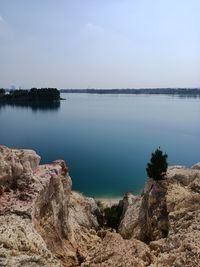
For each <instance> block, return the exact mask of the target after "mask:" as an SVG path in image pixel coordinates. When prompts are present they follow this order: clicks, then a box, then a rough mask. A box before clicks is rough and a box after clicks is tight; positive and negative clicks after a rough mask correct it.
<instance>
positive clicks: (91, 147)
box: [0, 94, 200, 198]
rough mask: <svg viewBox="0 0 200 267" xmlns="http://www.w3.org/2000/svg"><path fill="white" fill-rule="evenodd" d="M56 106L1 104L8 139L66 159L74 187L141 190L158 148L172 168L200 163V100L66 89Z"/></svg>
mask: <svg viewBox="0 0 200 267" xmlns="http://www.w3.org/2000/svg"><path fill="white" fill-rule="evenodd" d="M62 97H63V98H66V99H67V100H65V101H61V103H60V105H56V106H53V107H50V106H46V107H42V108H41V107H37V108H36V107H29V106H27V105H26V106H24V107H22V106H21V107H20V106H9V105H6V106H1V107H0V124H1V130H0V143H1V144H4V145H6V146H9V147H12V148H29V149H30V148H31V149H34V150H36V152H37V153H38V154H39V155H40V156H41V157H42V160H41V162H42V163H49V162H51V161H53V160H55V159H64V160H65V161H66V164H67V166H68V167H69V172H70V175H71V177H72V181H73V189H74V190H77V191H80V192H83V193H84V194H86V195H88V196H94V197H97V198H102V197H103V198H113V197H114V198H116V197H119V196H122V195H123V194H124V193H125V192H127V191H132V192H133V193H135V194H137V193H139V192H140V191H141V190H142V189H143V185H144V182H145V180H146V172H145V168H146V163H147V161H148V160H149V158H150V154H151V152H152V151H153V150H155V149H156V148H157V147H158V146H160V147H161V149H162V150H164V151H166V152H167V154H168V155H169V158H168V161H169V164H170V165H172V164H173V165H174V164H179V165H187V166H190V165H192V164H194V163H196V162H197V161H200V153H199V150H200V138H199V136H200V123H199V121H200V99H199V98H180V97H177V96H166V95H96V94H94V95H91V94H62Z"/></svg>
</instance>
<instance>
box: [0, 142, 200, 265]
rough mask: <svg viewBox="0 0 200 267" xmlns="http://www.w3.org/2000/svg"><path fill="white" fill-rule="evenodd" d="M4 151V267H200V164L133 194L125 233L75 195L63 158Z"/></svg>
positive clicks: (172, 171) (0, 215)
mask: <svg viewBox="0 0 200 267" xmlns="http://www.w3.org/2000/svg"><path fill="white" fill-rule="evenodd" d="M39 161H40V157H39V156H38V155H37V154H36V153H35V152H34V151H32V150H15V149H9V148H7V147H5V146H0V266H8V267H11V266H16V267H20V266H23V267H28V266H30V267H35V266H46V267H47V266H48V267H53V266H60V267H61V266H65V267H70V266H71V267H72V266H74V267H75V266H82V267H89V266H90V267H100V266H101V267H103V266H105V267H107V266H118V267H129V266H130V267H132V266H134V267H144V266H150V267H164V266H175V267H178V266H187V267H190V266H191V267H198V266H200V164H196V165H194V166H193V167H192V168H185V167H181V166H174V167H170V168H169V169H168V172H167V175H166V179H165V180H162V181H157V182H155V181H153V180H152V179H148V180H147V182H146V184H145V186H144V190H143V193H142V194H141V195H140V196H134V195H132V194H131V193H127V194H126V195H125V197H124V199H123V200H122V201H121V202H120V206H121V207H122V208H123V210H122V215H121V218H120V221H119V222H120V223H119V228H118V233H116V231H115V230H114V229H105V227H103V225H100V223H101V216H102V215H101V214H100V210H99V209H98V207H97V205H96V202H95V200H94V199H92V198H87V197H85V196H83V195H82V194H79V193H77V192H73V191H72V190H71V183H72V182H71V178H70V177H69V173H68V169H67V167H66V166H65V163H64V162H63V161H62V160H57V161H54V162H53V163H51V164H47V165H39Z"/></svg>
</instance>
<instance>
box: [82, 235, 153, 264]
mask: <svg viewBox="0 0 200 267" xmlns="http://www.w3.org/2000/svg"><path fill="white" fill-rule="evenodd" d="M153 258H154V256H152V255H151V252H150V249H149V247H148V246H147V245H146V244H145V243H143V242H141V241H139V240H136V239H131V240H125V239H123V238H122V236H121V235H119V234H117V233H111V232H106V233H105V236H104V238H103V239H102V242H100V243H99V244H98V245H97V246H95V247H94V248H93V249H91V250H90V251H89V253H88V255H87V258H86V260H85V261H84V263H82V265H81V267H107V266H114V267H133V266H134V267H145V266H149V265H150V264H151V262H153Z"/></svg>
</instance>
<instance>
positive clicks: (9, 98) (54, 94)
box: [0, 88, 60, 103]
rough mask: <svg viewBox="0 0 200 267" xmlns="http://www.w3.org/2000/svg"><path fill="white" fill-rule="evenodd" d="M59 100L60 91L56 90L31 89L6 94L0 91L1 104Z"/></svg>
mask: <svg viewBox="0 0 200 267" xmlns="http://www.w3.org/2000/svg"><path fill="white" fill-rule="evenodd" d="M59 99H60V91H59V90H58V89H56V88H41V89H37V88H31V89H30V90H25V89H24V90H22V89H19V90H10V91H9V92H8V93H6V91H5V89H3V88H2V89H0V100H2V101H3V102H4V101H5V102H12V103H13V102H16V101H34V102H39V101H54V100H59Z"/></svg>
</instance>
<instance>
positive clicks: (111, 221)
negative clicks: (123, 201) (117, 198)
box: [104, 204, 122, 229]
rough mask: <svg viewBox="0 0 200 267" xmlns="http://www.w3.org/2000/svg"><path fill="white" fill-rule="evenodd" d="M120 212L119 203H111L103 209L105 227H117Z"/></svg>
mask: <svg viewBox="0 0 200 267" xmlns="http://www.w3.org/2000/svg"><path fill="white" fill-rule="evenodd" d="M121 214H122V207H121V206H120V205H116V204H115V205H113V206H111V207H107V208H105V209H104V222H105V226H106V227H110V228H114V229H117V228H118V226H119V222H120V217H121Z"/></svg>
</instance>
